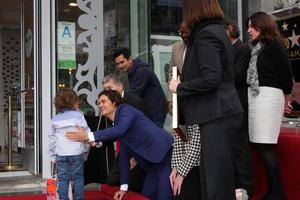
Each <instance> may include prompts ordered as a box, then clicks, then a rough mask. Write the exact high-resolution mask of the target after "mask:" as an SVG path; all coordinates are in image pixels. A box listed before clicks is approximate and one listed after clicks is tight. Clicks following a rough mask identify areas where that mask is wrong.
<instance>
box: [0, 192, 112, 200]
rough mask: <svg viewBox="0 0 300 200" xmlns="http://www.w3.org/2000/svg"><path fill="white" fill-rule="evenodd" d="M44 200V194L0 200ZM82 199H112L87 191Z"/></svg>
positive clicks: (9, 197)
mask: <svg viewBox="0 0 300 200" xmlns="http://www.w3.org/2000/svg"><path fill="white" fill-rule="evenodd" d="M31 199H32V200H33V199H34V200H46V199H47V196H46V194H36V195H18V196H3V197H0V200H31ZM84 199H86V200H111V199H112V198H111V197H110V196H108V195H106V194H105V193H103V192H100V191H87V192H85V195H84Z"/></svg>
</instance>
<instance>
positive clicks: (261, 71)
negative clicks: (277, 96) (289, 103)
mask: <svg viewBox="0 0 300 200" xmlns="http://www.w3.org/2000/svg"><path fill="white" fill-rule="evenodd" d="M257 71H258V81H259V86H268V87H275V88H279V89H282V90H283V92H284V94H290V93H291V91H292V86H293V73H292V67H291V64H290V61H289V58H288V54H287V51H286V49H285V48H284V46H283V44H282V43H281V42H279V41H278V40H273V41H271V42H269V43H267V44H266V45H265V46H264V48H263V50H262V51H261V53H260V54H259V56H258V59H257Z"/></svg>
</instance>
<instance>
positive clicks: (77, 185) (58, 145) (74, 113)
mask: <svg viewBox="0 0 300 200" xmlns="http://www.w3.org/2000/svg"><path fill="white" fill-rule="evenodd" d="M54 101H55V109H56V113H57V114H56V115H55V116H54V117H53V118H52V131H51V133H50V135H49V155H50V159H51V162H55V163H56V169H57V177H58V191H59V199H61V200H65V199H68V188H69V183H70V180H72V182H73V186H74V193H75V199H76V200H83V199H84V178H83V164H84V152H85V148H84V146H85V145H84V143H83V142H76V141H71V140H68V139H67V138H66V133H67V132H68V131H76V130H77V128H76V125H79V126H81V127H82V128H84V129H85V130H86V131H88V132H89V131H90V129H89V127H88V126H87V122H86V121H85V119H84V116H83V114H82V113H81V112H80V111H78V108H79V97H78V96H77V95H76V93H75V92H74V91H73V90H72V89H61V90H60V91H59V92H58V93H57V95H56V97H55V100H54Z"/></svg>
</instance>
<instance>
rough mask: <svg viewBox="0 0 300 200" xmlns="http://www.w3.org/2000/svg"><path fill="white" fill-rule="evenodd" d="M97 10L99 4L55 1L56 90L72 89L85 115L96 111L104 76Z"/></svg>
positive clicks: (94, 2)
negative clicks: (100, 84) (101, 79)
mask: <svg viewBox="0 0 300 200" xmlns="http://www.w3.org/2000/svg"><path fill="white" fill-rule="evenodd" d="M75 2H76V3H75ZM100 8H101V4H100V1H91V2H86V1H84V0H77V1H74V0H57V1H56V58H57V62H56V89H60V88H73V89H74V91H76V92H77V94H78V95H79V97H80V99H81V101H82V103H81V108H80V109H81V110H82V111H83V112H85V113H88V112H97V110H98V109H97V104H96V101H97V95H98V93H99V91H100V89H99V81H100V78H99V77H101V76H102V77H103V66H100V63H101V59H103V58H101V55H100V52H101V48H100V47H101V45H100V44H101V40H100V39H101V37H100V36H101V35H100V30H99V27H100V26H101V17H100V14H101V13H100ZM101 68H102V69H101Z"/></svg>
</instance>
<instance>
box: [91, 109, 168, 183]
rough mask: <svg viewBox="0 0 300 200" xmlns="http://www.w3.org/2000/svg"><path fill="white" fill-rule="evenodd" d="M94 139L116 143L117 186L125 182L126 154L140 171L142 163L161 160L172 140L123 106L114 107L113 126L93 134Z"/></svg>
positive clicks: (133, 111) (151, 123) (127, 163)
mask: <svg viewBox="0 0 300 200" xmlns="http://www.w3.org/2000/svg"><path fill="white" fill-rule="evenodd" d="M94 137H95V140H96V141H106V140H112V139H117V138H118V139H119V140H120V142H121V151H120V170H121V180H120V182H121V184H125V183H128V176H129V173H128V172H129V159H130V155H131V156H134V157H135V158H136V159H137V161H138V163H139V164H140V166H141V167H142V168H143V166H145V165H144V164H145V163H147V166H149V163H153V164H154V163H159V162H160V161H162V160H163V159H164V157H165V155H166V154H167V152H168V151H169V150H170V147H171V146H172V144H173V137H172V136H171V135H170V134H169V133H168V132H166V131H165V130H163V129H161V128H159V127H157V126H156V125H155V124H154V123H153V122H152V121H151V120H150V119H148V118H147V117H146V116H145V115H144V114H143V113H142V112H140V111H139V110H137V109H135V108H133V107H132V106H130V105H127V104H121V105H120V106H119V107H118V108H117V111H116V114H115V121H114V126H113V127H111V128H107V129H104V130H100V131H97V132H94ZM132 154H133V155H132ZM122 172H123V173H122Z"/></svg>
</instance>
